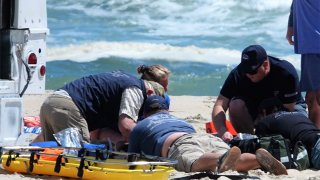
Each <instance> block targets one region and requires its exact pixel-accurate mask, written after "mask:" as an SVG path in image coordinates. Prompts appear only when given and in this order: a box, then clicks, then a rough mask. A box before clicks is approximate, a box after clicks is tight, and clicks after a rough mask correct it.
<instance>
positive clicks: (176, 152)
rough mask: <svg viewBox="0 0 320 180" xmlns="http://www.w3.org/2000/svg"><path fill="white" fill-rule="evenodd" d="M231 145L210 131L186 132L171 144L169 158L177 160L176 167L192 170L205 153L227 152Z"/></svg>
mask: <svg viewBox="0 0 320 180" xmlns="http://www.w3.org/2000/svg"><path fill="white" fill-rule="evenodd" d="M229 149H230V147H229V146H228V144H226V143H225V142H224V141H223V140H222V139H220V138H218V137H216V136H214V135H212V134H208V133H203V134H198V133H192V134H186V135H183V136H181V137H179V138H178V139H177V140H176V141H175V142H174V143H172V145H171V146H170V149H169V153H168V158H170V159H174V160H177V161H178V163H177V164H176V165H175V169H176V170H178V171H184V172H191V169H192V164H193V163H194V162H195V161H196V160H197V159H199V158H200V157H201V156H202V155H203V154H205V153H210V152H212V153H217V154H218V155H219V156H220V155H223V154H224V153H226V152H227V151H228V150H229Z"/></svg>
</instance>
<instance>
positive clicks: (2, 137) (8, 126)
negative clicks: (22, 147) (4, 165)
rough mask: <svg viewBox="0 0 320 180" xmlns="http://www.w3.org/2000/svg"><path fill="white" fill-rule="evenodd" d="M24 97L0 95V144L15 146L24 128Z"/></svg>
mask: <svg viewBox="0 0 320 180" xmlns="http://www.w3.org/2000/svg"><path fill="white" fill-rule="evenodd" d="M22 117H23V116H22V99H21V98H20V97H0V146H13V145H16V144H15V143H16V141H17V139H18V137H19V136H20V134H21V132H22V130H23V119H22Z"/></svg>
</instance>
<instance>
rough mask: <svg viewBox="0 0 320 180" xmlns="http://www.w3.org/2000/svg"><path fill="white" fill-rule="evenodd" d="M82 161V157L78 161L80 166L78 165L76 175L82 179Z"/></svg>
mask: <svg viewBox="0 0 320 180" xmlns="http://www.w3.org/2000/svg"><path fill="white" fill-rule="evenodd" d="M84 160H85V158H83V157H82V158H81V160H80V165H79V168H78V174H77V176H78V177H79V178H82V176H83V168H84Z"/></svg>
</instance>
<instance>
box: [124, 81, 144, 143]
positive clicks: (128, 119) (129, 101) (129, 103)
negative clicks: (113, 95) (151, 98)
mask: <svg viewBox="0 0 320 180" xmlns="http://www.w3.org/2000/svg"><path fill="white" fill-rule="evenodd" d="M143 100H144V98H143V94H142V91H141V90H140V89H138V88H136V87H129V88H127V89H125V90H124V92H123V93H122V98H121V104H120V110H119V119H118V128H119V131H120V132H121V135H122V136H123V139H124V140H125V141H128V138H129V135H130V133H131V130H132V129H133V127H134V126H135V124H136V121H137V119H138V115H139V110H140V108H141V107H142V104H143Z"/></svg>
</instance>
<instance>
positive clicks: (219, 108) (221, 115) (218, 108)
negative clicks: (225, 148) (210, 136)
mask: <svg viewBox="0 0 320 180" xmlns="http://www.w3.org/2000/svg"><path fill="white" fill-rule="evenodd" d="M229 102H230V100H229V99H228V98H226V97H224V96H222V95H221V94H220V95H219V96H218V98H217V101H216V103H215V104H214V107H213V110H212V121H213V123H214V126H215V128H216V130H217V131H218V135H219V137H221V138H222V139H223V140H224V141H230V140H231V139H232V138H233V136H232V134H231V133H230V132H228V131H227V127H226V111H227V109H228V107H229Z"/></svg>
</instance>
